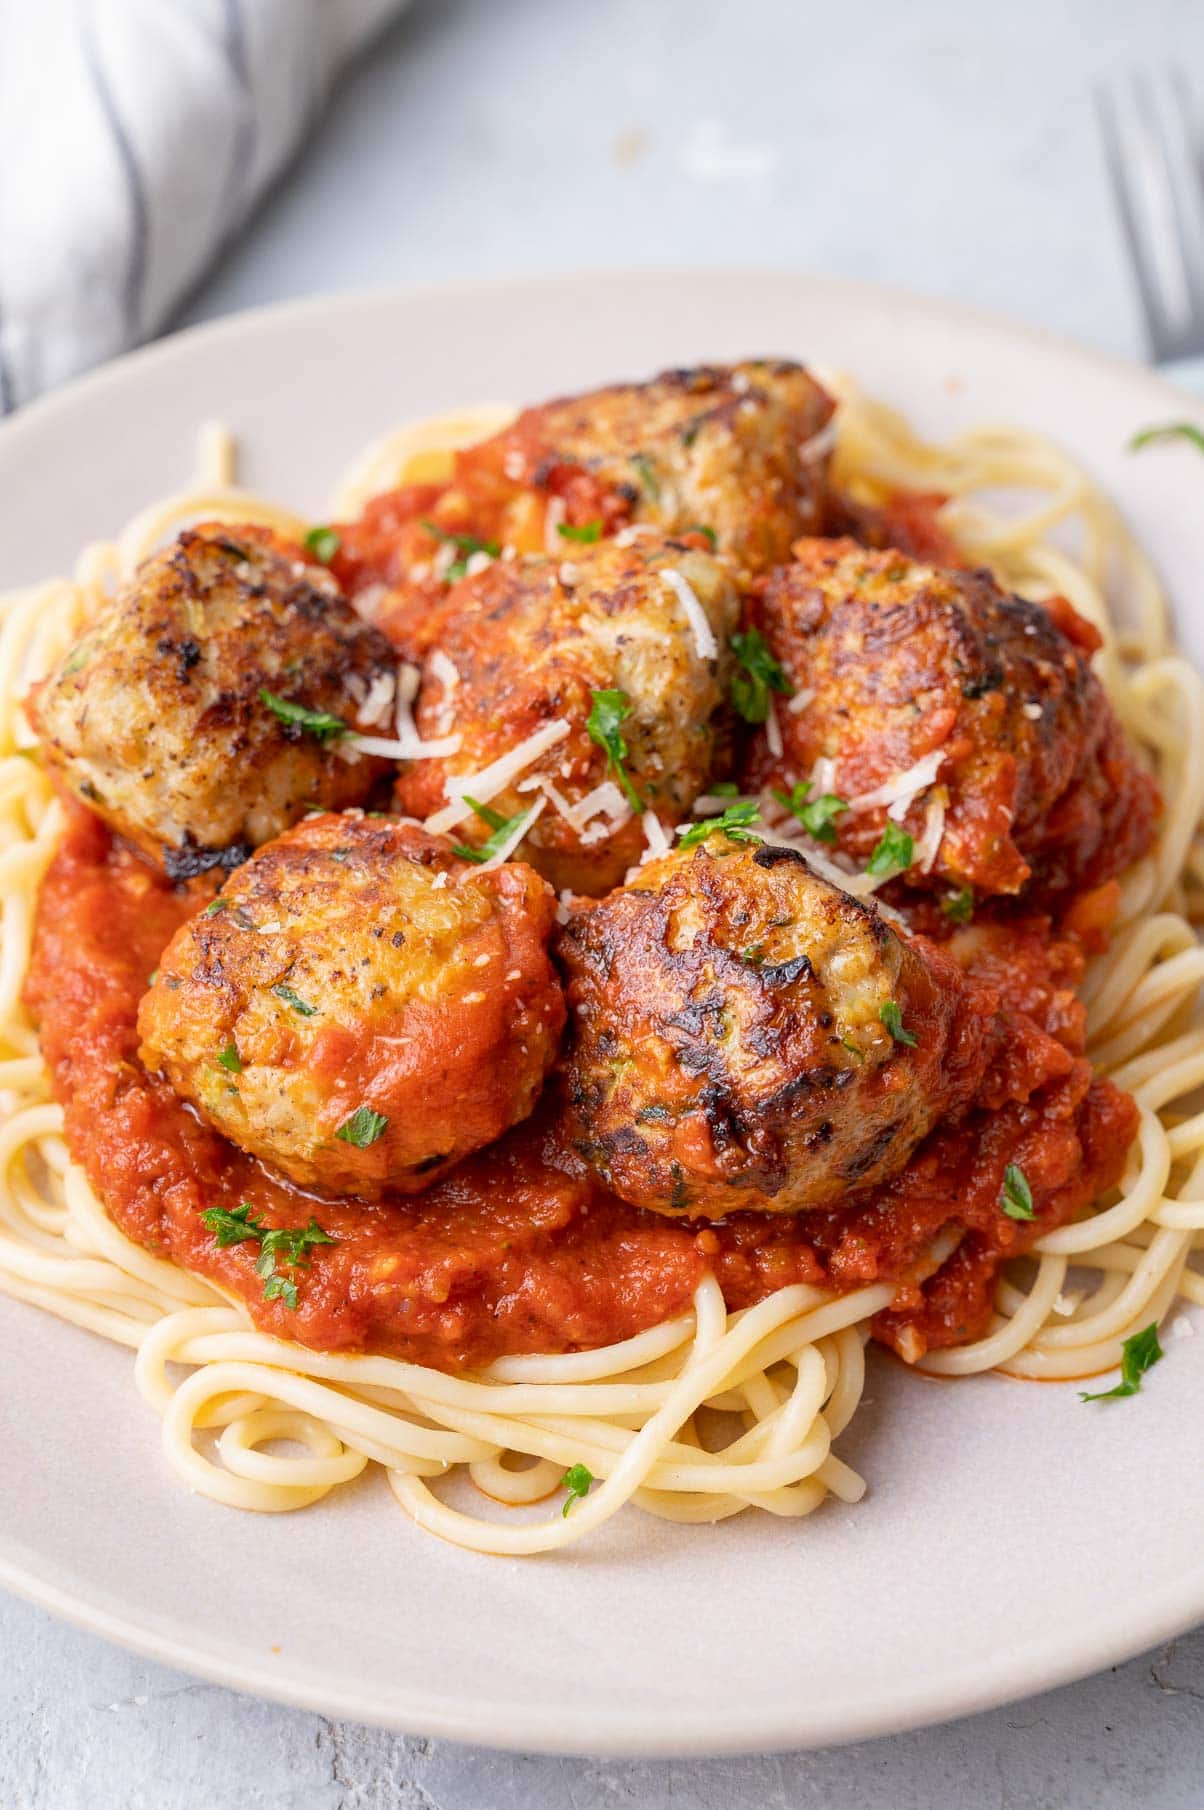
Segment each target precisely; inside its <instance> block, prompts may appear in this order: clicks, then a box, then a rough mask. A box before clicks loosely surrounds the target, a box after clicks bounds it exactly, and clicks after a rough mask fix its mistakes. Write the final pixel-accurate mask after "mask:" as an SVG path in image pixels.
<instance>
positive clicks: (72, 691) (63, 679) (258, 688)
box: [29, 524, 396, 877]
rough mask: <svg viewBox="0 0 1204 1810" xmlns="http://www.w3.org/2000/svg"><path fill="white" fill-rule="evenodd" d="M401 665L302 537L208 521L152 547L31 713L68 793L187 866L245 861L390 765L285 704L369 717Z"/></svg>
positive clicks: (353, 721) (365, 787)
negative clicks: (297, 543)
mask: <svg viewBox="0 0 1204 1810" xmlns="http://www.w3.org/2000/svg"><path fill="white" fill-rule="evenodd" d="M395 670H396V657H395V655H394V654H393V652H392V649H391V648H390V646H389V644H388V642H387V641H385V640H384V638H383V637H382V636H381V635H380V634H379V633H378V632H377V631H376V630H375V629H373V628H370V627H369V626H368V625H367V624H366V623H364V622H361V621H360V620H359V618H358V617H357V616H356V615H355V613H354V612H353V610H352V609H351V607H350V605H349V604H348V603H347V602H346V600H345V599H344V598H343V597H342V596H341V595H340V593H339V590H338V587H337V585H336V584H335V581H334V580H333V578H332V577H331V576H330V574H329V573H328V572H326V571H325V570H324V569H323V568H322V567H320V566H314V565H309V564H307V563H306V562H305V561H304V559H303V557H302V555H301V553H300V550H299V549H295V548H290V547H288V546H287V545H285V544H284V543H282V542H280V541H278V540H277V539H276V538H275V537H274V536H273V535H272V534H271V533H270V532H269V531H268V530H267V529H263V528H251V527H243V526H239V527H237V528H230V527H225V526H222V525H218V524H206V525H205V526H203V527H200V528H196V529H192V530H190V531H188V532H186V533H184V534H181V535H180V536H179V538H178V539H177V540H176V541H175V542H174V543H173V544H172V545H171V546H170V547H167V548H166V549H164V551H163V552H161V553H157V554H155V556H154V557H153V558H151V559H149V560H147V561H146V563H145V564H144V565H143V566H142V567H141V568H140V569H139V571H138V573H137V575H136V576H135V578H134V579H133V580H132V582H131V583H130V584H129V585H128V586H127V588H126V589H125V591H124V592H123V593H122V594H121V596H119V597H118V598H117V599H116V601H115V602H114V603H113V605H112V607H111V608H110V609H109V610H108V611H107V612H106V614H105V615H104V616H103V618H102V619H101V620H100V621H99V622H98V623H97V624H96V626H95V627H94V628H93V629H91V630H90V631H89V632H88V633H87V634H86V635H85V636H84V637H83V639H82V640H81V641H79V642H77V643H76V645H75V647H73V648H72V649H71V651H70V652H69V653H68V654H67V655H66V656H65V658H64V659H63V660H62V661H61V662H60V664H59V665H58V667H57V668H56V669H55V671H54V672H53V673H51V675H50V676H49V678H47V679H46V680H45V681H44V682H43V683H42V684H41V685H40V686H39V687H38V688H37V690H36V691H35V693H34V694H33V696H32V699H31V701H30V704H29V716H30V720H31V722H32V723H33V726H34V729H35V731H36V732H37V734H38V736H39V737H40V739H41V742H42V747H43V749H44V752H45V755H46V758H47V760H48V761H49V763H50V765H51V766H52V768H54V769H55V770H57V772H58V773H59V774H60V776H61V777H62V778H63V779H64V780H65V781H66V783H67V784H68V785H69V786H70V788H71V790H72V791H73V792H75V793H77V794H78V796H79V797H80V798H82V799H83V800H84V802H85V803H86V804H88V805H90V806H91V808H92V809H93V810H94V811H96V812H97V813H98V814H99V815H100V816H101V817H103V818H104V819H105V821H106V822H107V823H108V824H110V825H111V827H112V828H113V829H115V830H117V831H119V832H120V833H121V834H122V835H123V836H126V837H128V838H129V839H130V841H132V842H135V843H137V844H138V845H139V846H140V847H141V848H142V849H144V850H145V851H146V852H147V853H148V854H151V855H153V856H156V857H157V858H159V859H160V860H162V861H163V862H164V864H165V865H166V867H167V870H168V872H169V873H170V874H172V875H173V877H181V876H183V875H186V874H188V873H195V872H199V871H200V870H202V869H204V868H206V867H214V866H219V865H222V866H233V865H236V864H237V862H238V861H240V860H245V858H246V855H247V853H248V852H249V850H250V848H252V847H255V846H257V845H258V844H259V843H261V842H266V841H268V840H269V838H270V837H272V836H277V835H279V833H280V832H281V830H285V829H287V828H288V827H289V825H290V824H292V823H295V822H296V821H297V819H298V818H299V817H300V816H301V815H302V814H303V813H304V812H305V811H309V810H313V809H315V808H322V809H330V808H334V807H339V806H343V805H349V804H355V803H357V802H359V801H361V800H362V799H364V798H366V797H367V795H368V792H369V790H370V788H371V787H372V785H373V783H374V781H375V780H376V779H377V778H378V777H379V775H380V774H381V773H382V772H384V771H385V768H384V766H383V764H382V763H381V762H379V761H376V760H372V759H367V758H364V757H363V756H360V755H358V754H355V753H353V752H352V751H351V750H350V749H346V748H344V749H342V750H340V747H339V737H338V727H339V725H338V723H336V724H335V725H334V726H333V733H332V730H331V728H330V726H329V725H327V727H326V728H323V727H322V726H321V722H320V720H319V723H318V724H317V725H316V730H317V732H316V733H315V732H314V730H313V729H307V728H305V727H304V726H303V725H302V724H300V723H298V722H296V721H289V720H286V719H287V715H288V710H287V707H288V706H289V705H301V706H304V707H305V709H306V710H308V711H312V712H315V713H317V715H318V717H319V719H321V717H322V716H323V715H324V714H327V713H328V714H329V716H331V717H334V718H337V719H339V722H340V723H342V722H346V723H347V724H348V725H349V726H351V727H357V726H360V725H361V720H362V719H361V715H360V713H361V711H362V710H363V709H364V708H365V707H366V705H367V700H368V699H369V698H370V697H372V698H380V697H381V696H382V695H389V696H391V693H392V685H393V675H394V673H395ZM264 691H268V692H271V693H272V695H273V697H274V698H277V699H280V700H283V704H284V707H285V708H284V716H283V717H282V715H281V714H278V713H277V711H275V710H273V709H272V708H271V707H270V705H269V704H268V703H266V702H265V701H264V698H263V696H262V695H261V694H262V693H263V692H264ZM363 726H364V727H367V726H368V725H367V723H366V722H364V723H363Z"/></svg>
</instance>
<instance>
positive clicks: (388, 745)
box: [336, 735, 464, 760]
mask: <svg viewBox="0 0 1204 1810" xmlns="http://www.w3.org/2000/svg"><path fill="white" fill-rule="evenodd" d="M463 739H464V738H463V736H459V735H444V736H440V737H439V739H438V740H437V741H431V742H420V741H418V740H417V738H415V739H414V740H413V741H409V740H404V741H403V740H402V738H401V737H400V736H398V737H397V739H396V741H394V740H393V739H392V737H390V736H387V735H345V736H344V737H343V739H342V740H341V741H340V742H338V743H337V744H336V746H337V747H339V748H350V749H352V750H353V751H354V752H356V753H358V754H375V755H378V756H379V757H380V759H381V760H443V759H444V758H446V756H447V755H449V754H457V753H458V752H459V749H460V743H461V742H462V741H463Z"/></svg>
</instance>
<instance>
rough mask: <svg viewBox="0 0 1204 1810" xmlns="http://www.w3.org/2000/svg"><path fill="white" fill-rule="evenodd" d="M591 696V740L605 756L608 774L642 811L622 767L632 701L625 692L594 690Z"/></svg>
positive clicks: (639, 800)
mask: <svg viewBox="0 0 1204 1810" xmlns="http://www.w3.org/2000/svg"><path fill="white" fill-rule="evenodd" d="M589 695H590V706H591V707H590V713H589V721H588V722H587V723H586V725H585V727H586V729H587V730H588V732H589V739H590V741H591V742H593V743H594V744H595V746H596V747H599V748H601V749H602V750H603V752H604V753H605V755H606V758H607V772H613V773H614V775H615V778H616V779H617V780H618V782H619V784H620V785H621V786H622V788H623V795H624V797H625V798H626V799H627V802H628V804H629V805H630V806H631V808H632V810H633V811H642V810H643V808H644V801H643V799H642V798H641V797H640V795H639V793H638V792H637V791H636V789H635V787H634V786H633V785H632V783H631V778H630V776H629V774H628V772H627V769H626V767H625V766H624V765H623V762H624V761H625V760H626V759H627V738H626V737H625V736H624V734H623V729H622V725H623V724H624V723H625V722H626V721H627V718H628V717H629V716H630V715H631V699H630V698H629V697H628V696H627V693H626V692H625V691H591V692H590V694H589Z"/></svg>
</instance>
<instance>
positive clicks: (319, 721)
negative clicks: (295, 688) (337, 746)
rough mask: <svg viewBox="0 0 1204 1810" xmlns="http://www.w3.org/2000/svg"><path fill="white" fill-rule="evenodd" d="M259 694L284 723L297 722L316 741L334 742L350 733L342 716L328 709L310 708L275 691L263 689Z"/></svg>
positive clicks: (274, 714)
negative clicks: (278, 694) (293, 701)
mask: <svg viewBox="0 0 1204 1810" xmlns="http://www.w3.org/2000/svg"><path fill="white" fill-rule="evenodd" d="M259 696H260V699H261V700H262V702H263V703H265V704H266V705H267V707H268V709H269V710H270V711H271V712H272V714H273V716H278V717H279V718H280V721H281V722H282V723H295V724H296V725H297V727H298V729H304V730H305V731H306V733H307V734H309V735H312V736H313V737H314V739H315V740H316V741H319V742H333V741H337V740H338V738H339V736H341V735H346V734H347V733H348V729H347V725H346V723H345V722H344V721H343V719H342V717H341V716H331V714H330V712H329V711H328V710H308V709H307V708H306V706H305V705H304V704H294V703H292V702H291V700H290V699H288V698H282V697H278V696H277V695H276V693H275V692H274V691H261V692H260V694H259Z"/></svg>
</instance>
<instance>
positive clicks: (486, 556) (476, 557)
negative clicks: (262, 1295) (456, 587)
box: [464, 547, 493, 578]
mask: <svg viewBox="0 0 1204 1810" xmlns="http://www.w3.org/2000/svg"><path fill="white" fill-rule="evenodd" d="M492 564H493V554H492V553H486V551H485V549H484V547H478V548H477V551H476V552H475V553H470V554H469V555H468V558H467V559H466V560H465V561H464V576H465V578H475V577H476V575H477V573H478V572H484V571H485V569H486V568H487V567H488V566H491V565H492Z"/></svg>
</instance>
